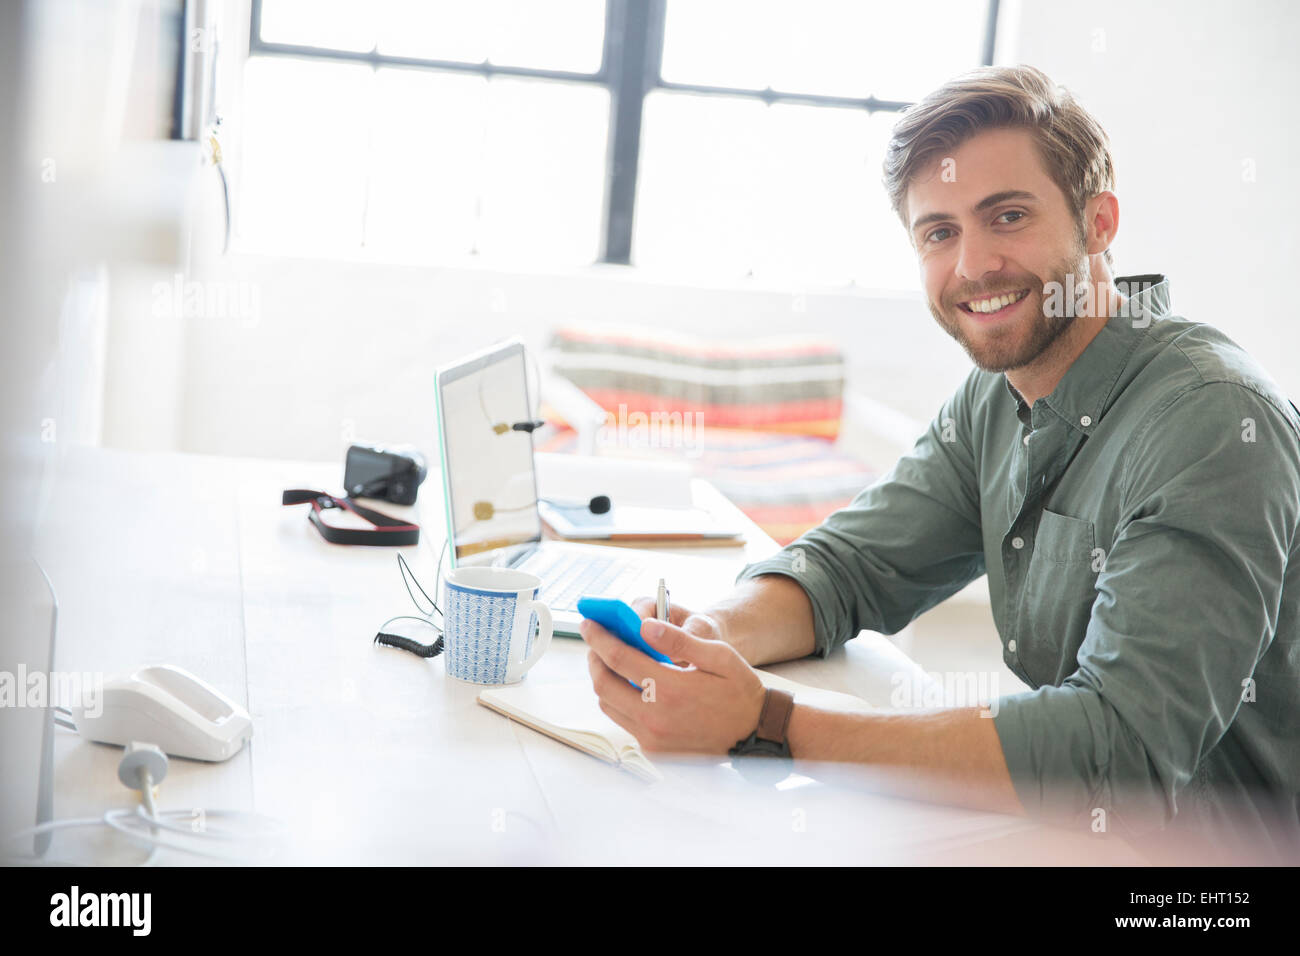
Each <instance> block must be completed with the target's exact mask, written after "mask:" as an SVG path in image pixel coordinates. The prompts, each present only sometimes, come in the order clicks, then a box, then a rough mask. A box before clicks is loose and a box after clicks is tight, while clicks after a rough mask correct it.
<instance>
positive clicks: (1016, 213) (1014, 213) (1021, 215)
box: [998, 209, 1025, 222]
mask: <svg viewBox="0 0 1300 956" xmlns="http://www.w3.org/2000/svg"><path fill="white" fill-rule="evenodd" d="M1002 216H1018V217H1019V219H1012V220H1011V221H1012V222H1019V221H1020V219H1024V218H1025V214H1024V213H1023V212H1020V211H1019V210H1016V209H1009V210H1007V211H1006V212H1004V213H1003V214H1002ZM1002 216H998V218H999V219H1001V218H1002Z"/></svg>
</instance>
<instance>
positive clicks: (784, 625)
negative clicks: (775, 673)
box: [704, 574, 817, 667]
mask: <svg viewBox="0 0 1300 956" xmlns="http://www.w3.org/2000/svg"><path fill="white" fill-rule="evenodd" d="M704 613H705V614H707V615H708V616H709V617H711V618H713V619H714V621H716V622H717V623H718V625H719V626H720V627H721V630H722V637H723V639H724V640H725V641H726V642H727V643H728V644H730V645H731V646H732V647H734V648H735V649H736V650H738V651H740V654H741V656H742V657H744V658H745V660H746V661H748V662H749V663H750V664H751V665H752V666H754V667H760V666H762V665H763V664H773V663H776V662H777V661H789V660H796V659H798V658H800V657H807V656H808V655H809V654H811V653H812V652H813V651H814V650H816V648H817V639H816V633H815V631H814V626H813V610H812V602H811V601H809V600H808V595H807V594H806V593H805V592H804V589H803V588H801V587H800V586H799V585H798V584H796V583H795V582H794V581H793V580H791V579H790V578H788V577H785V576H784V575H780V574H766V575H761V576H759V577H755V578H750V579H748V580H746V581H742V582H741V583H740V584H738V585H737V586H736V589H735V590H734V591H733V592H732V593H731V594H730V596H728V597H727V598H726V599H724V600H722V601H720V602H718V603H717V604H713V605H710V606H709V607H708V608H707V609H706V610H705V611H704Z"/></svg>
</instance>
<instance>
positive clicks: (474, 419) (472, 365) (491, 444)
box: [438, 340, 542, 566]
mask: <svg viewBox="0 0 1300 956" xmlns="http://www.w3.org/2000/svg"><path fill="white" fill-rule="evenodd" d="M531 408H532V406H531V403H530V402H529V398H528V379H527V372H526V367H525V364H524V346H523V343H522V342H519V341H517V340H515V341H511V342H508V343H505V344H503V345H500V346H496V347H494V348H492V349H489V350H488V351H486V352H480V353H478V354H477V355H474V356H471V357H470V358H468V359H465V360H464V361H463V362H458V363H456V364H455V365H451V366H448V367H447V368H444V369H441V370H440V371H439V372H438V424H439V429H440V434H441V447H442V473H443V488H444V492H445V494H446V497H447V515H448V525H449V527H450V528H451V535H452V548H451V553H452V555H453V558H452V564H453V566H455V565H456V564H458V563H459V562H460V560H462V559H465V558H473V557H474V556H475V555H481V556H484V557H486V555H487V554H488V553H489V552H493V551H496V550H497V549H499V548H504V547H509V546H512V545H519V544H524V543H527V542H530V541H540V540H541V537H542V523H541V518H540V517H539V516H538V513H537V478H536V474H535V472H534V470H533V436H532V434H531V433H530V432H528V431H520V430H518V429H516V428H515V427H514V425H515V424H516V423H522V422H527V421H529V420H530V419H532V418H533V413H532V411H531ZM471 563H476V562H474V561H471Z"/></svg>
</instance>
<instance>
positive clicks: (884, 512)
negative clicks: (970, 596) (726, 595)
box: [737, 379, 984, 657]
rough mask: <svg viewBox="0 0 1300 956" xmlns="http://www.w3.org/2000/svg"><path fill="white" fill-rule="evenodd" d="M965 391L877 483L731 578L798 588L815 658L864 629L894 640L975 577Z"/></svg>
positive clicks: (974, 496) (975, 498) (975, 507)
mask: <svg viewBox="0 0 1300 956" xmlns="http://www.w3.org/2000/svg"><path fill="white" fill-rule="evenodd" d="M970 384H971V379H968V380H967V384H966V385H965V386H963V388H962V389H959V390H958V391H957V393H955V394H954V395H953V396H952V397H951V398H950V399H949V400H948V401H947V402H945V403H944V406H943V408H942V409H941V410H940V411H939V414H938V415H936V416H935V418H934V420H933V421H932V422H931V423H930V425H929V427H928V428H927V429H926V431H925V433H924V434H922V436H921V437H920V438H919V439H918V440H917V442H916V444H915V446H914V447H913V448H912V450H911V451H910V452H909V453H908V454H907V455H905V456H904V457H903V458H901V459H900V460H899V461H898V463H897V464H896V465H895V466H894V468H893V469H892V470H891V471H890V472H889V473H888V474H887V475H885V476H884V477H883V478H881V479H880V480H879V481H877V482H876V483H875V484H873V485H871V486H870V487H868V488H866V489H864V490H863V491H862V492H860V493H859V494H858V495H857V497H856V498H854V500H853V501H852V502H851V503H850V504H849V505H848V506H847V507H845V508H842V509H840V510H839V511H836V512H835V513H833V514H832V515H830V516H829V517H828V518H827V519H826V520H825V521H824V522H823V523H822V524H821V525H819V526H817V527H816V528H813V529H811V530H810V531H808V532H806V533H805V534H804V535H802V536H801V537H799V538H798V539H797V540H795V541H794V542H792V543H791V544H789V545H787V546H786V547H785V548H784V549H782V550H781V551H780V552H779V553H778V554H776V555H774V556H773V557H771V558H768V559H766V560H763V561H759V562H756V563H754V564H751V565H748V566H747V567H746V568H745V569H744V570H742V571H741V572H740V574H739V575H738V576H737V581H740V580H745V579H748V578H753V577H757V576H759V575H763V574H781V575H785V576H787V577H790V578H792V579H793V580H795V581H796V582H798V583H799V585H800V586H801V587H803V589H804V591H805V592H806V593H807V595H808V598H809V600H810V601H811V603H812V608H813V620H814V625H815V628H816V650H815V651H814V653H815V654H816V655H817V656H820V657H825V656H826V655H828V654H829V653H830V652H831V650H833V649H834V648H835V647H837V646H839V645H840V644H843V643H844V642H845V641H848V640H850V639H851V638H853V637H855V636H857V634H858V632H859V631H861V630H864V629H867V630H873V631H879V632H881V633H884V634H893V633H896V632H897V631H899V630H901V629H902V628H903V627H905V626H906V625H907V624H908V623H909V622H910V621H911V620H912V619H913V618H915V617H916V616H917V615H919V614H921V613H922V612H923V611H926V610H928V609H929V608H931V607H933V606H934V605H936V604H938V603H939V602H940V601H943V600H944V599H945V598H947V597H949V596H950V595H952V594H954V593H956V592H957V591H959V590H960V589H961V588H962V587H964V586H965V585H966V584H968V583H970V582H971V581H973V580H974V579H975V578H977V577H979V576H980V575H981V574H983V573H984V551H983V542H982V538H981V532H980V511H979V499H980V492H979V483H978V478H977V475H976V469H975V462H974V454H973V450H972V447H971V443H970V435H971V429H970V421H969V419H970V399H969V387H970Z"/></svg>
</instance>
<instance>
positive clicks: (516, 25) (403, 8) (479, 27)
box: [375, 0, 605, 73]
mask: <svg viewBox="0 0 1300 956" xmlns="http://www.w3.org/2000/svg"><path fill="white" fill-rule="evenodd" d="M375 9H376V11H377V15H378V17H379V25H378V35H379V50H380V52H381V53H389V54H392V55H394V56H410V57H420V58H422V59H428V60H454V61H458V62H465V63H481V62H483V61H484V60H491V61H492V62H493V63H495V64H497V65H499V66H521V67H530V68H532V69H539V70H567V71H570V72H574V73H594V72H596V71H597V70H599V69H600V58H601V50H602V46H603V43H604V31H605V3H604V0H433V2H430V0H384V2H383V3H381V4H377V5H375Z"/></svg>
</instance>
